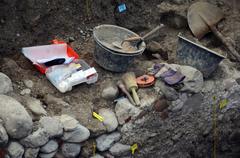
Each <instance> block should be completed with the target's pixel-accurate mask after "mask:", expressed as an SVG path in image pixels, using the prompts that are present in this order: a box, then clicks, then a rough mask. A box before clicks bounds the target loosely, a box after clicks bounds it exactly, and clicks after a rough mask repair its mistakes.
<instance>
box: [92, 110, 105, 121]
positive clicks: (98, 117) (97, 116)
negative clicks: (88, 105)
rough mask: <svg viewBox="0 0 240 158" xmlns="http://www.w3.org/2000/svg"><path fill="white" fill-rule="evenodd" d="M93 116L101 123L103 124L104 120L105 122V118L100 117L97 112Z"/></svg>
mask: <svg viewBox="0 0 240 158" xmlns="http://www.w3.org/2000/svg"><path fill="white" fill-rule="evenodd" d="M93 116H94V117H95V118H96V119H98V120H99V121H101V122H103V120H104V118H103V117H102V116H100V115H99V114H97V113H96V112H93Z"/></svg>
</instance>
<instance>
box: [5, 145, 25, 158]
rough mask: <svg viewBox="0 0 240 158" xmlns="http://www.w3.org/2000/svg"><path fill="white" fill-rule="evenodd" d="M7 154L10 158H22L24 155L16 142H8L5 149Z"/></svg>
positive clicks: (20, 146) (22, 149) (21, 147)
mask: <svg viewBox="0 0 240 158" xmlns="http://www.w3.org/2000/svg"><path fill="white" fill-rule="evenodd" d="M7 152H8V154H9V156H10V157H11V158H22V157H23V154H24V148H23V146H22V145H21V144H19V143H17V142H10V143H9V145H8V147H7Z"/></svg>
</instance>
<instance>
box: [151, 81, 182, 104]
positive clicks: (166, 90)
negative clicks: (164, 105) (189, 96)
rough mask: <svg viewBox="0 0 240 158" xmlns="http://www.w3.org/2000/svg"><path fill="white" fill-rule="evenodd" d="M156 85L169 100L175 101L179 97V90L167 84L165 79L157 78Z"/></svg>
mask: <svg viewBox="0 0 240 158" xmlns="http://www.w3.org/2000/svg"><path fill="white" fill-rule="evenodd" d="M155 87H157V88H159V89H160V91H161V92H162V94H163V95H164V96H165V97H166V99H167V100H169V101H174V100H177V99H178V98H179V95H178V92H177V91H176V90H175V89H174V88H172V87H170V86H168V85H166V84H165V83H164V82H163V81H160V80H157V81H156V83H155Z"/></svg>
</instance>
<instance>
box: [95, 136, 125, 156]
mask: <svg viewBox="0 0 240 158" xmlns="http://www.w3.org/2000/svg"><path fill="white" fill-rule="evenodd" d="M120 138H121V134H120V133H119V132H114V133H111V134H109V135H107V134H103V135H101V136H99V137H98V138H97V139H96V142H97V149H98V150H99V151H106V150H108V149H109V148H111V147H112V145H113V144H114V143H115V142H117V141H119V140H120Z"/></svg>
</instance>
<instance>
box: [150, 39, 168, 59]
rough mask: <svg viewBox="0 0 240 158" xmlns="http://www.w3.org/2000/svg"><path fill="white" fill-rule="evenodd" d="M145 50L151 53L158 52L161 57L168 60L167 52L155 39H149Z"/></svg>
mask: <svg viewBox="0 0 240 158" xmlns="http://www.w3.org/2000/svg"><path fill="white" fill-rule="evenodd" d="M147 51H148V52H149V53H151V54H159V56H160V58H161V59H163V60H168V52H166V51H164V50H163V49H162V46H161V44H160V43H158V42H156V41H150V42H149V43H148V44H147Z"/></svg>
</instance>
